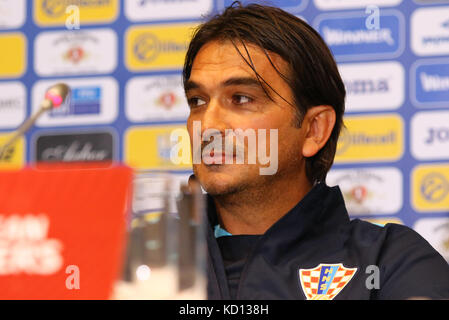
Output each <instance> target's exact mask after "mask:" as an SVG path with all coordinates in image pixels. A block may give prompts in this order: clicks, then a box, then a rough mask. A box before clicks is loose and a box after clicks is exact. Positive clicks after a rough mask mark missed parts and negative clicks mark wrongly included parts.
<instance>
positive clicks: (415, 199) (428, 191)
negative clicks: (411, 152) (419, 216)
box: [412, 164, 449, 212]
mask: <svg viewBox="0 0 449 320" xmlns="http://www.w3.org/2000/svg"><path fill="white" fill-rule="evenodd" d="M412 205H413V207H414V208H415V209H416V210H417V211H422V212H433V211H447V210H449V165H446V164H440V165H420V166H417V167H416V168H415V169H414V170H413V172H412Z"/></svg>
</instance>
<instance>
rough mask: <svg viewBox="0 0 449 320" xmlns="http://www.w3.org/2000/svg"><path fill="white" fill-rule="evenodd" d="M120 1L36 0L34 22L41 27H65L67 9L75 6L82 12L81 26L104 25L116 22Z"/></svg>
mask: <svg viewBox="0 0 449 320" xmlns="http://www.w3.org/2000/svg"><path fill="white" fill-rule="evenodd" d="M119 2H120V1H119V0H82V1H80V0H36V1H34V21H35V22H36V24H38V25H41V26H54V25H64V24H65V22H66V19H67V17H68V14H67V13H66V9H67V7H69V6H72V5H75V6H77V7H78V8H79V10H80V23H81V24H102V23H109V22H112V21H114V20H115V19H116V18H117V16H118V12H119Z"/></svg>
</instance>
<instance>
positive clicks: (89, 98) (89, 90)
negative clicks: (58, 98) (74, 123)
mask: <svg viewBox="0 0 449 320" xmlns="http://www.w3.org/2000/svg"><path fill="white" fill-rule="evenodd" d="M100 105H101V87H100V86H85V87H75V88H73V89H72V90H71V95H70V96H69V97H68V98H67V99H66V101H65V102H64V103H63V104H62V105H61V106H59V107H58V108H55V109H52V110H50V111H49V116H50V117H66V116H69V115H84V114H100Z"/></svg>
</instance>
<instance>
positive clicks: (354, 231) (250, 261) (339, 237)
mask: <svg viewBox="0 0 449 320" xmlns="http://www.w3.org/2000/svg"><path fill="white" fill-rule="evenodd" d="M208 219H209V224H210V225H209V226H208V227H209V228H208V231H207V242H208V253H209V254H208V297H209V299H230V295H229V288H228V283H227V278H226V273H225V269H224V265H223V259H222V256H221V252H220V248H219V246H218V244H217V239H216V238H215V236H214V230H213V227H214V226H215V225H217V223H218V219H217V216H216V212H215V207H214V205H213V200H212V199H211V198H210V197H208ZM370 266H371V267H370ZM372 266H377V267H378V271H379V272H378V275H379V276H380V278H379V282H378V283H377V284H378V287H377V285H376V282H375V280H374V278H373V275H374V274H375V273H376V271H375V270H374V269H373V267H372ZM337 270H338V272H337ZM345 272H346V273H345ZM370 276H371V278H370ZM367 284H368V285H367ZM317 287H318V288H317ZM313 288H315V289H313ZM312 289H313V290H312ZM411 297H427V298H432V299H442V298H446V299H447V298H449V265H448V263H447V262H446V261H445V260H444V258H443V257H442V256H441V255H440V254H439V253H438V252H437V251H436V250H435V249H433V248H432V247H431V246H430V244H429V243H428V242H427V241H426V240H424V239H423V238H422V237H421V236H420V235H419V234H418V233H416V232H415V231H413V230H412V229H410V228H408V227H406V226H402V225H397V224H387V225H385V226H384V227H380V226H377V225H374V224H371V223H368V222H365V221H361V220H359V219H355V220H352V221H350V219H349V217H348V213H347V211H346V208H345V204H344V200H343V197H342V194H341V192H340V189H339V188H338V187H332V188H331V187H328V186H326V185H325V184H324V183H319V184H317V185H315V186H314V188H313V189H312V190H311V191H310V192H309V193H308V194H307V195H306V196H305V197H304V198H303V199H302V200H301V201H300V202H299V203H298V204H297V205H296V206H295V207H294V208H293V209H292V210H290V211H289V212H288V213H287V214H285V215H284V216H283V217H282V218H281V219H280V220H279V221H277V222H276V223H275V224H274V225H273V226H271V227H270V228H269V229H268V230H267V231H266V232H265V234H263V235H262V236H261V237H260V238H259V239H258V240H257V243H256V244H255V246H254V249H253V250H252V251H251V252H250V254H249V255H248V257H247V260H246V262H245V265H244V267H243V270H242V272H241V276H240V281H239V283H238V290H237V296H236V298H237V299H266V300H272V299H299V300H302V299H321V298H330V299H335V300H339V299H362V300H365V299H407V298H411Z"/></svg>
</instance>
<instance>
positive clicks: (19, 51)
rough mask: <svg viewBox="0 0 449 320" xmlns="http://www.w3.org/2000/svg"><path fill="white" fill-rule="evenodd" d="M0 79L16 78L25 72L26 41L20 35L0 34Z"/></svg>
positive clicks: (17, 33)
mask: <svg viewBox="0 0 449 320" xmlns="http://www.w3.org/2000/svg"><path fill="white" fill-rule="evenodd" d="M0 48H2V49H1V50H0V78H18V77H20V76H21V75H23V74H24V73H25V71H26V64H27V62H26V61H27V40H26V38H25V36H24V35H23V34H22V33H19V32H16V33H4V34H0Z"/></svg>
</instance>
